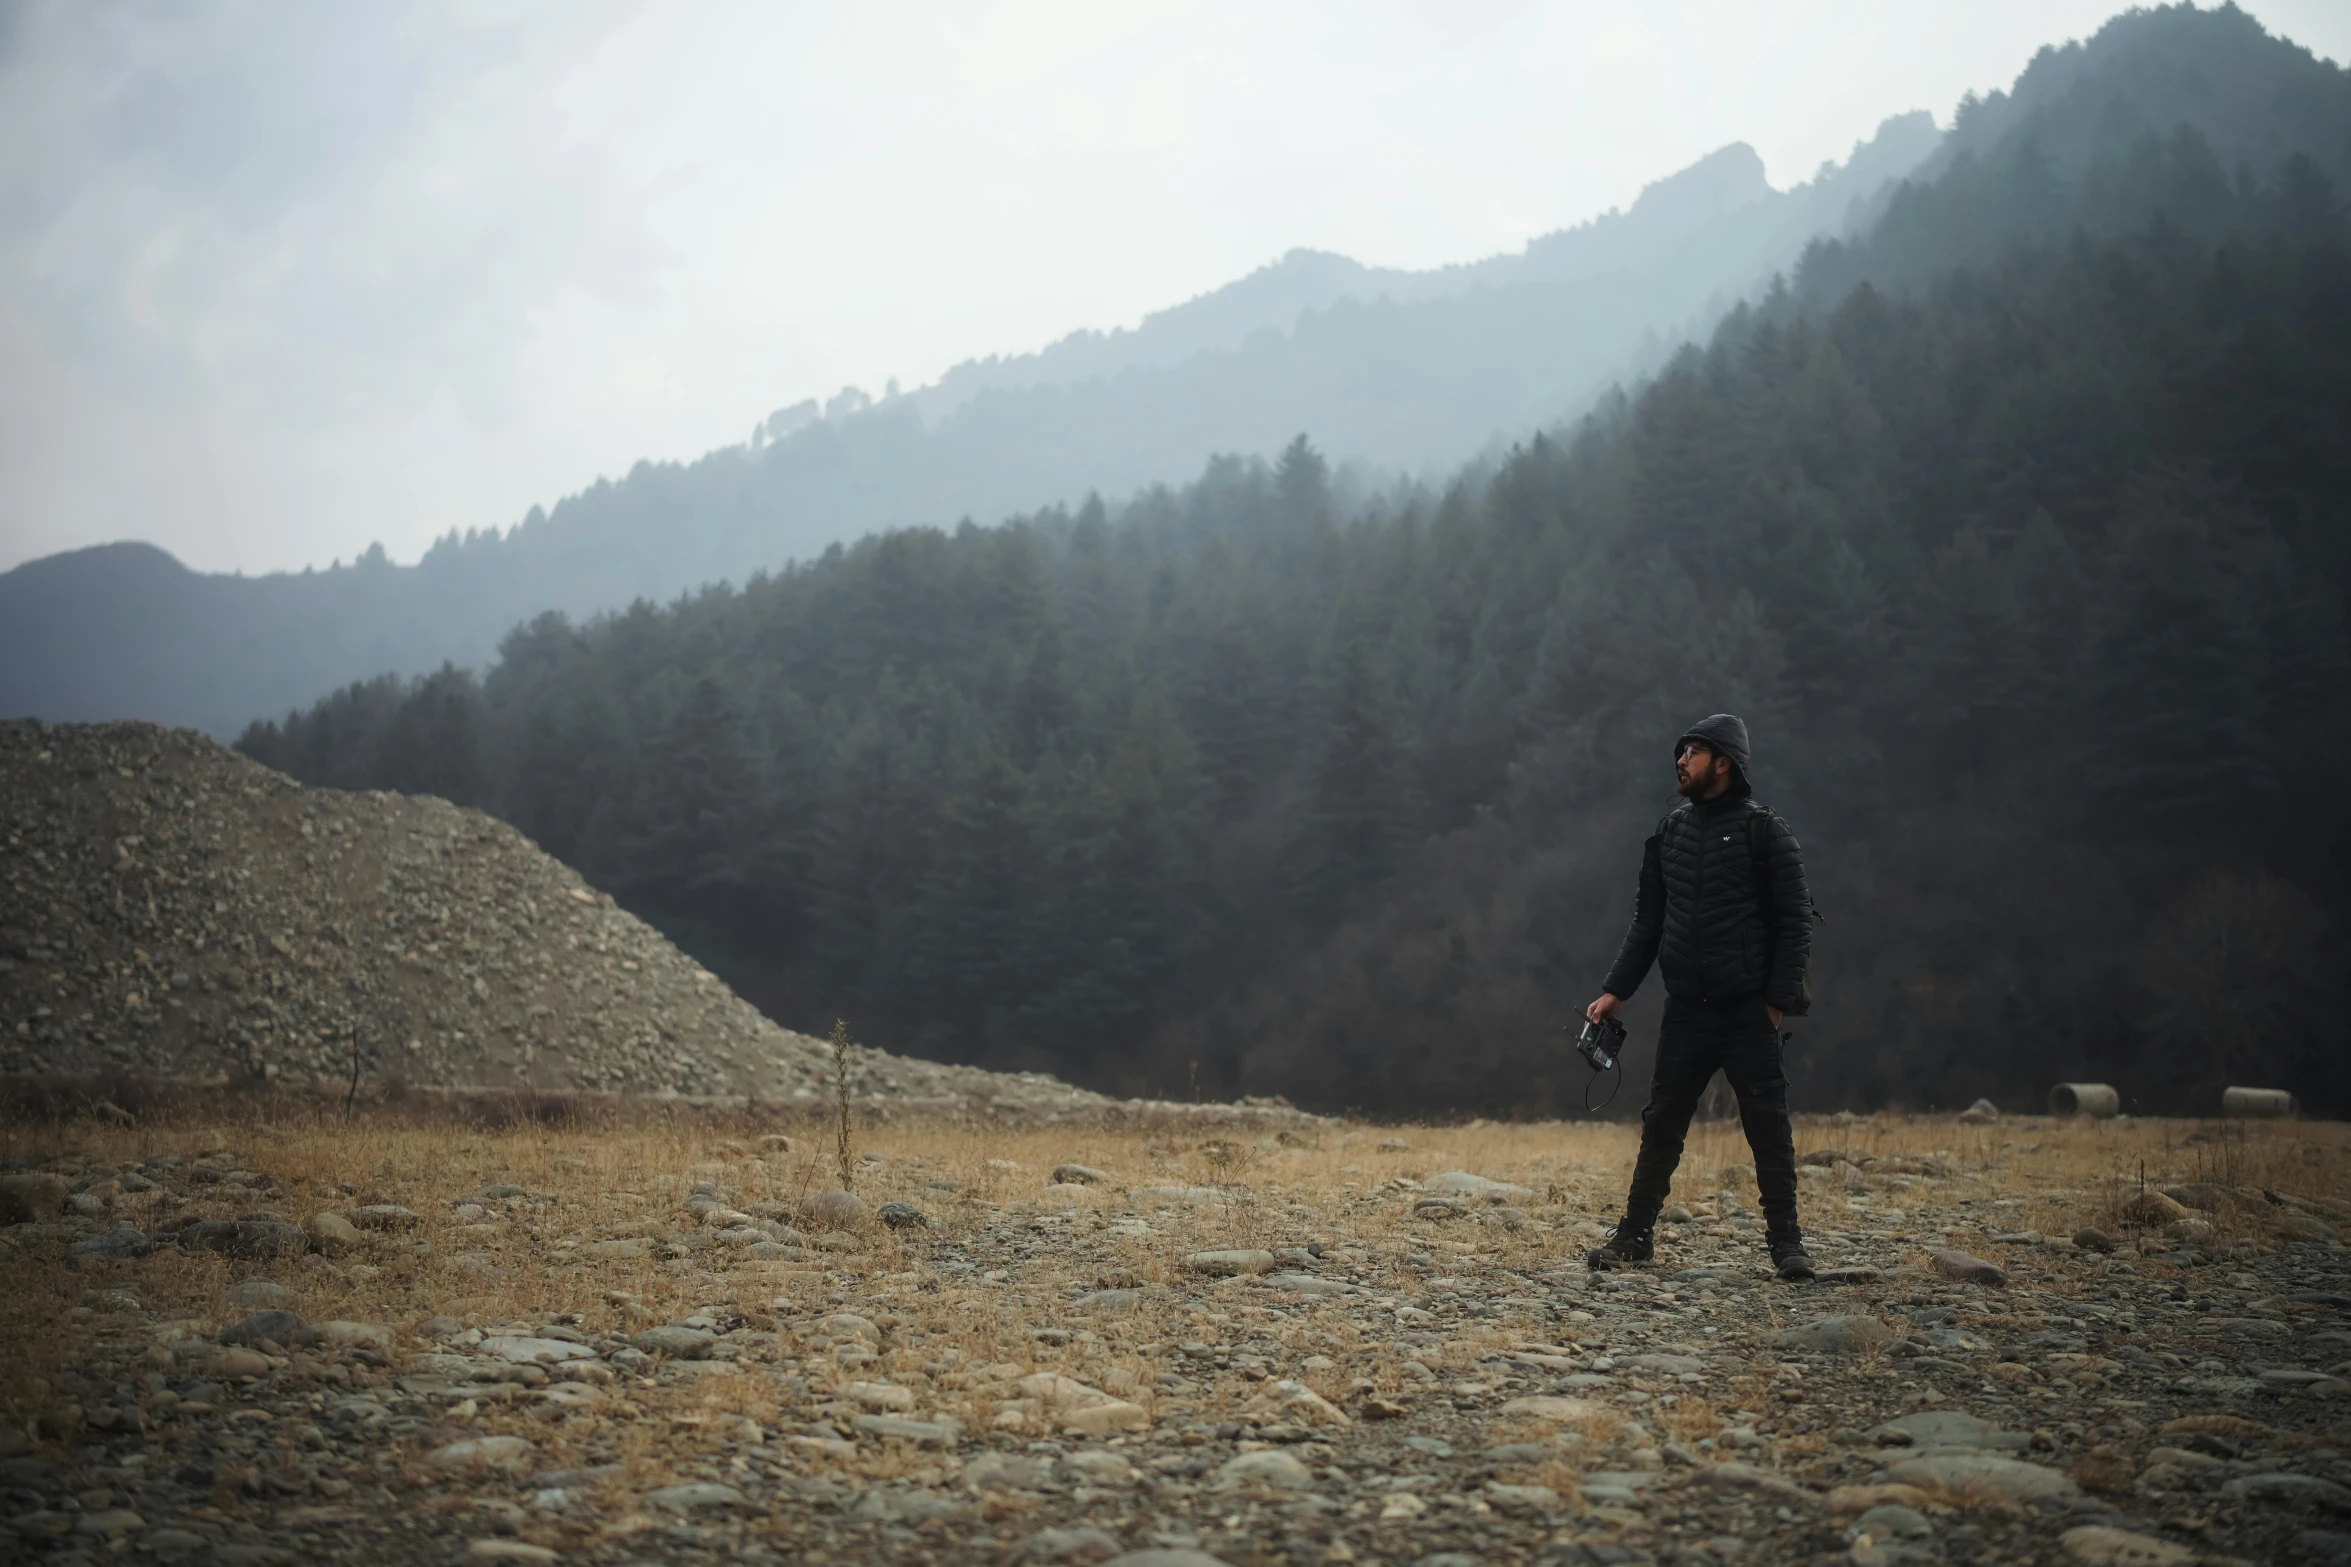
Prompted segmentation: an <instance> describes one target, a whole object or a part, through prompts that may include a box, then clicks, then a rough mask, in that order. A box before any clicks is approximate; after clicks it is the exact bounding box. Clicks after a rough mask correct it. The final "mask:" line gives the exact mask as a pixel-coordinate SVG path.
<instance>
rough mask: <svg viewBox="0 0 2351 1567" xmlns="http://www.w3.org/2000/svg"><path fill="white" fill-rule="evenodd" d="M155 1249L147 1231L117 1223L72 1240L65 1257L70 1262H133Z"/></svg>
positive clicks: (66, 1249)
mask: <svg viewBox="0 0 2351 1567" xmlns="http://www.w3.org/2000/svg"><path fill="white" fill-rule="evenodd" d="M154 1249H155V1244H154V1242H152V1241H150V1240H149V1239H148V1238H147V1232H146V1231H144V1230H141V1229H139V1228H138V1227H137V1226H135V1225H129V1224H118V1225H116V1226H115V1227H114V1228H113V1229H111V1230H106V1231H104V1232H102V1233H100V1234H97V1235H92V1236H89V1237H87V1238H85V1239H82V1240H78V1241H75V1242H73V1243H72V1244H71V1245H69V1246H67V1247H66V1248H65V1259H66V1261H68V1262H72V1263H84V1262H134V1261H136V1260H137V1259H139V1258H141V1257H144V1256H146V1255H147V1254H148V1253H149V1252H151V1251H153V1250H154Z"/></svg>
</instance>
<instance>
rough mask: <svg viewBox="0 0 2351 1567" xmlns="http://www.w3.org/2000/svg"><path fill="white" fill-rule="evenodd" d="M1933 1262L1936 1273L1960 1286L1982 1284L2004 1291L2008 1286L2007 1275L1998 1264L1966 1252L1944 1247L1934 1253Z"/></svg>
mask: <svg viewBox="0 0 2351 1567" xmlns="http://www.w3.org/2000/svg"><path fill="white" fill-rule="evenodd" d="M1933 1261H1934V1264H1935V1271H1936V1272H1937V1273H1940V1274H1941V1275H1943V1277H1945V1278H1947V1279H1957V1280H1958V1281H1959V1282H1960V1283H1962V1284H1983V1285H1988V1286H1990V1287H1991V1288H1994V1289H2005V1288H2006V1287H2007V1285H2008V1274H2007V1273H2006V1271H2005V1270H2003V1269H2002V1268H2001V1267H2000V1266H1999V1265H1998V1264H1996V1263H1990V1262H1986V1261H1984V1259H1983V1258H1981V1257H1978V1256H1974V1255H1972V1254H1971V1253H1968V1252H1964V1251H1956V1250H1953V1249H1951V1248H1949V1247H1945V1248H1943V1249H1941V1250H1938V1251H1936V1252H1935V1253H1934V1256H1933Z"/></svg>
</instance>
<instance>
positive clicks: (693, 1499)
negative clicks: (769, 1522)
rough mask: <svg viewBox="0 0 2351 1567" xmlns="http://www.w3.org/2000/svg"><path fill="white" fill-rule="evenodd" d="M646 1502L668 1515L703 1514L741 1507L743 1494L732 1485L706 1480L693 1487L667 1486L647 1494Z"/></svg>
mask: <svg viewBox="0 0 2351 1567" xmlns="http://www.w3.org/2000/svg"><path fill="white" fill-rule="evenodd" d="M645 1502H646V1504H647V1505H648V1506H651V1507H658V1508H660V1509H661V1510H662V1511H663V1512H668V1513H702V1512H709V1511H711V1510H713V1509H715V1508H720V1507H740V1506H742V1505H743V1493H742V1492H740V1491H738V1490H736V1489H735V1488H734V1487H733V1486H731V1485H718V1484H715V1483H713V1482H711V1481H707V1480H705V1481H699V1482H696V1483H695V1484H692V1485H665V1486H663V1487H662V1488H661V1489H660V1490H658V1491H651V1492H648V1493H646V1496H645Z"/></svg>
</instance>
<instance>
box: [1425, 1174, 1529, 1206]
mask: <svg viewBox="0 0 2351 1567" xmlns="http://www.w3.org/2000/svg"><path fill="white" fill-rule="evenodd" d="M1421 1190H1422V1191H1425V1192H1428V1193H1430V1194H1432V1195H1434V1196H1439V1197H1467V1198H1470V1199H1472V1200H1473V1201H1476V1202H1486V1203H1495V1204H1501V1203H1515V1202H1525V1201H1527V1200H1529V1199H1530V1198H1532V1197H1533V1196H1534V1195H1535V1194H1534V1192H1533V1191H1532V1190H1531V1189H1530V1188H1528V1187H1524V1186H1513V1185H1511V1184H1510V1183H1509V1182H1508V1181H1494V1180H1488V1179H1487V1178H1486V1177H1485V1176H1482V1175H1472V1174H1470V1173H1469V1172H1468V1171H1467V1170H1447V1171H1446V1172H1445V1173H1444V1174H1442V1175H1432V1176H1430V1177H1429V1178H1428V1180H1427V1181H1425V1182H1423V1183H1422V1185H1421Z"/></svg>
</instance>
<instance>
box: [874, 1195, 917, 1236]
mask: <svg viewBox="0 0 2351 1567" xmlns="http://www.w3.org/2000/svg"><path fill="white" fill-rule="evenodd" d="M875 1217H876V1218H878V1219H880V1220H881V1221H882V1223H883V1224H885V1225H887V1226H889V1227H890V1228H891V1229H893V1230H919V1229H921V1228H922V1227H923V1225H924V1224H925V1223H926V1222H928V1221H926V1220H925V1219H924V1218H923V1216H922V1210H921V1209H920V1208H917V1207H916V1206H915V1205H914V1204H912V1203H910V1202H886V1203H883V1204H882V1206H881V1211H880V1212H879V1213H877V1214H876V1215H875Z"/></svg>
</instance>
